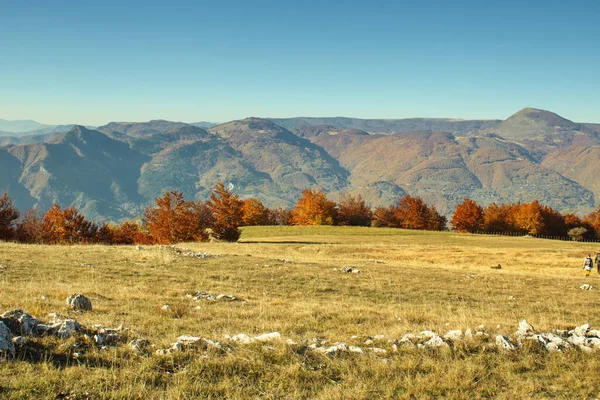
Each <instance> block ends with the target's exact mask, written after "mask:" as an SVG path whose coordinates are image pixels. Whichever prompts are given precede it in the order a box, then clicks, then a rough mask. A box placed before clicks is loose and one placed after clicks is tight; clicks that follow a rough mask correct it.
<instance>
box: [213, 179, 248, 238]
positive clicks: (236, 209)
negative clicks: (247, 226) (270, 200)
mask: <svg viewBox="0 0 600 400" xmlns="http://www.w3.org/2000/svg"><path fill="white" fill-rule="evenodd" d="M206 205H207V206H208V209H209V210H210V212H211V213H212V218H213V228H212V231H213V236H214V237H215V238H216V239H220V240H226V241H228V242H235V241H237V240H238V239H239V238H240V236H241V234H242V232H241V231H240V229H239V227H240V226H241V225H242V219H243V216H244V211H243V205H244V202H243V201H242V200H240V198H239V196H238V195H237V194H235V193H233V192H232V191H230V190H228V189H227V188H225V185H223V184H222V183H221V182H219V183H217V185H216V186H215V188H214V189H213V191H212V193H211V194H210V200H209V201H208V202H207V203H206Z"/></svg>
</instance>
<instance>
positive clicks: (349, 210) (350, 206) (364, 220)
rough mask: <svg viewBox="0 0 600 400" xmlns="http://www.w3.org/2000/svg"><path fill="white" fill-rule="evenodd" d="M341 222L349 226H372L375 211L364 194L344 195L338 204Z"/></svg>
mask: <svg viewBox="0 0 600 400" xmlns="http://www.w3.org/2000/svg"><path fill="white" fill-rule="evenodd" d="M338 210H339V211H338V216H339V224H340V225H347V226H370V225H371V219H372V218H373V213H372V212H371V209H370V208H369V207H367V204H366V203H365V201H364V200H363V198H362V196H360V195H358V196H350V195H344V196H342V198H341V199H340V203H339V206H338Z"/></svg>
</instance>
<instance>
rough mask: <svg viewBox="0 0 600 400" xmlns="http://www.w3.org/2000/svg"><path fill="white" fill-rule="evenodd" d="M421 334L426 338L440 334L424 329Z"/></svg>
mask: <svg viewBox="0 0 600 400" xmlns="http://www.w3.org/2000/svg"><path fill="white" fill-rule="evenodd" d="M421 336H423V337H424V338H426V339H431V338H434V337H436V336H438V334H437V333H435V332H434V331H423V332H421Z"/></svg>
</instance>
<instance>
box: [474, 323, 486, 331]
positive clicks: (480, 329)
mask: <svg viewBox="0 0 600 400" xmlns="http://www.w3.org/2000/svg"><path fill="white" fill-rule="evenodd" d="M484 330H485V325H483V324H481V325H478V326H477V328H475V331H477V332H482V331H484Z"/></svg>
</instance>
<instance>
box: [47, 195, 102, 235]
mask: <svg viewBox="0 0 600 400" xmlns="http://www.w3.org/2000/svg"><path fill="white" fill-rule="evenodd" d="M97 230H98V226H97V225H96V224H94V223H92V222H90V221H88V220H86V219H85V217H84V216H83V215H81V214H79V211H78V210H77V209H76V208H75V207H67V208H65V209H63V208H61V207H60V206H59V205H58V204H56V203H54V204H53V205H52V207H51V208H50V209H49V210H48V211H47V212H46V214H44V234H45V236H46V238H45V239H47V240H48V242H49V243H50V244H74V243H90V242H93V241H94V239H95V237H96V234H97Z"/></svg>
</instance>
